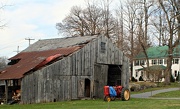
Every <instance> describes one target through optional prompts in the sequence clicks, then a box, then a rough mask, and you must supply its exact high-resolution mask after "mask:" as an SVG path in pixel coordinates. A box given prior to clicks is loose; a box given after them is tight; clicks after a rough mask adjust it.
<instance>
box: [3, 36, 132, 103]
mask: <svg viewBox="0 0 180 109" xmlns="http://www.w3.org/2000/svg"><path fill="white" fill-rule="evenodd" d="M10 60H11V62H10V66H9V67H8V68H7V69H5V70H4V71H3V72H1V74H0V80H5V81H6V88H5V90H6V91H7V90H9V88H8V87H9V84H10V83H12V82H13V83H12V85H13V86H18V87H19V88H20V90H21V102H22V103H40V102H56V101H63V100H73V99H81V98H87V97H88V98H93V97H97V98H103V87H104V86H105V85H122V86H124V87H128V84H129V76H130V74H129V59H128V58H127V57H125V56H124V54H123V52H122V51H120V50H119V49H118V48H117V47H116V46H115V45H114V44H113V43H112V41H111V40H110V39H108V38H107V37H105V36H102V35H96V36H85V37H68V38H57V39H46V40H39V41H37V42H36V43H34V44H32V45H31V46H29V47H28V48H27V49H25V50H24V51H22V52H20V53H19V54H17V55H16V56H14V57H12V58H10ZM11 89H12V88H11ZM6 94H7V95H9V94H8V92H6Z"/></svg>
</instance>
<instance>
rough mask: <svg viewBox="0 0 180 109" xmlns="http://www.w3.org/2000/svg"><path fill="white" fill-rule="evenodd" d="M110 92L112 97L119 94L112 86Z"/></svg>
mask: <svg viewBox="0 0 180 109" xmlns="http://www.w3.org/2000/svg"><path fill="white" fill-rule="evenodd" d="M109 94H110V96H111V97H115V96H117V93H116V91H115V89H114V88H113V87H112V86H109Z"/></svg>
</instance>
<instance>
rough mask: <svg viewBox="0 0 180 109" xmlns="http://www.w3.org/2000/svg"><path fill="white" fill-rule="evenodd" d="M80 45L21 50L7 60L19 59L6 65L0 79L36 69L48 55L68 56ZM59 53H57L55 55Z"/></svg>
mask: <svg viewBox="0 0 180 109" xmlns="http://www.w3.org/2000/svg"><path fill="white" fill-rule="evenodd" d="M80 48H81V47H80V46H74V47H67V48H57V49H54V50H45V51H33V52H21V53H19V54H17V55H16V56H14V57H12V58H10V59H9V60H19V61H18V63H16V64H14V65H11V66H9V67H7V68H6V69H5V70H3V71H2V72H1V74H0V80H8V79H20V78H22V77H23V76H24V74H25V73H27V72H30V71H34V70H37V69H35V68H37V66H38V65H39V64H40V63H42V62H43V61H44V60H46V59H47V58H48V57H50V56H54V55H56V56H58V57H60V56H68V55H70V54H72V53H73V52H75V51H77V50H78V49H80ZM57 54H59V55H57Z"/></svg>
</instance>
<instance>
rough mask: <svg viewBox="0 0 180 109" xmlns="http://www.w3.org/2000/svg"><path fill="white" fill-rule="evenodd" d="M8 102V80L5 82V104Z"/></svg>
mask: <svg viewBox="0 0 180 109" xmlns="http://www.w3.org/2000/svg"><path fill="white" fill-rule="evenodd" d="M7 102H8V80H5V104H7Z"/></svg>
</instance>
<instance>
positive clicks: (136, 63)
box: [134, 60, 145, 66]
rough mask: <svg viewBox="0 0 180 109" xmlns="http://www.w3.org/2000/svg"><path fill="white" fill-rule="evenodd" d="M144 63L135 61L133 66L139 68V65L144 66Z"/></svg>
mask: <svg viewBox="0 0 180 109" xmlns="http://www.w3.org/2000/svg"><path fill="white" fill-rule="evenodd" d="M144 64H145V61H144V60H135V62H134V65H135V66H139V65H144Z"/></svg>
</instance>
